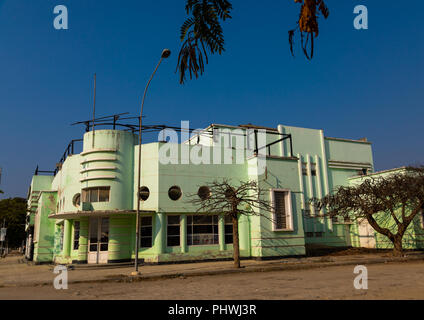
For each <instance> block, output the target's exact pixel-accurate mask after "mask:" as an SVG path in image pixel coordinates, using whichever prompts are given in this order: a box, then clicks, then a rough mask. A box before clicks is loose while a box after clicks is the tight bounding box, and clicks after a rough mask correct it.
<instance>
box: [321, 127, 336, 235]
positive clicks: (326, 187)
mask: <svg viewBox="0 0 424 320" xmlns="http://www.w3.org/2000/svg"><path fill="white" fill-rule="evenodd" d="M320 140H321V153H322V171H323V172H322V173H323V178H324V194H325V195H328V194H329V193H330V185H329V183H328V161H327V151H326V149H325V137H324V131H323V130H320ZM324 213H325V210H324ZM325 220H328V229H329V230H330V231H333V221H332V220H331V219H325ZM325 220H324V221H325Z"/></svg>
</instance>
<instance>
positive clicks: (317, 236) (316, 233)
mask: <svg viewBox="0 0 424 320" xmlns="http://www.w3.org/2000/svg"><path fill="white" fill-rule="evenodd" d="M323 235H324V232H315V237H316V238H322V236H323Z"/></svg>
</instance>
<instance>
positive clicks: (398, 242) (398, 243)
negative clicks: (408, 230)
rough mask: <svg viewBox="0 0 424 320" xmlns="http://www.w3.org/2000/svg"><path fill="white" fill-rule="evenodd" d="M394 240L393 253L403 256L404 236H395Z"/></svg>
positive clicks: (396, 255)
mask: <svg viewBox="0 0 424 320" xmlns="http://www.w3.org/2000/svg"><path fill="white" fill-rule="evenodd" d="M392 242H393V246H394V248H393V255H394V256H395V257H401V256H402V254H403V249H402V237H398V236H395V237H394V239H393V240H392Z"/></svg>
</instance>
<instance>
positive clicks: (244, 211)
mask: <svg viewBox="0 0 424 320" xmlns="http://www.w3.org/2000/svg"><path fill="white" fill-rule="evenodd" d="M205 187H207V188H206V189H205ZM203 189H204V190H206V191H204V192H202V193H200V191H199V193H198V194H196V195H191V196H190V197H192V199H191V200H189V203H191V204H193V205H195V206H198V209H197V211H198V212H203V213H206V214H224V215H225V216H226V217H230V218H231V220H232V223H233V251H234V253H233V258H234V267H235V268H240V245H239V232H238V221H239V217H240V216H241V215H244V216H263V217H266V218H267V219H269V220H271V221H272V219H270V218H269V217H268V216H267V215H264V214H263V213H262V212H272V210H273V207H272V206H271V205H270V204H269V202H268V201H267V200H264V199H266V197H265V196H266V195H267V193H266V191H265V190H262V189H260V188H259V186H258V184H257V183H256V181H247V182H240V184H239V185H238V186H237V187H236V186H234V185H233V184H231V182H230V181H229V180H227V179H223V180H222V181H214V182H212V183H210V184H208V185H206V186H204V187H203ZM255 210H256V211H257V212H255Z"/></svg>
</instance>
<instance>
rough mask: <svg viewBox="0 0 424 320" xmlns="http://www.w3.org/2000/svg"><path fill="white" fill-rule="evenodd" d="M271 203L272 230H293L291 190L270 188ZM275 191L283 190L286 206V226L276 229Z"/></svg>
mask: <svg viewBox="0 0 424 320" xmlns="http://www.w3.org/2000/svg"><path fill="white" fill-rule="evenodd" d="M270 192H271V204H272V207H273V212H272V218H273V220H274V221H273V222H272V231H294V227H293V206H292V192H291V190H290V189H271V191H270ZM275 192H285V193H287V194H286V195H285V199H284V200H285V206H286V213H287V215H286V225H287V228H285V229H277V219H276V212H275Z"/></svg>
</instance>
